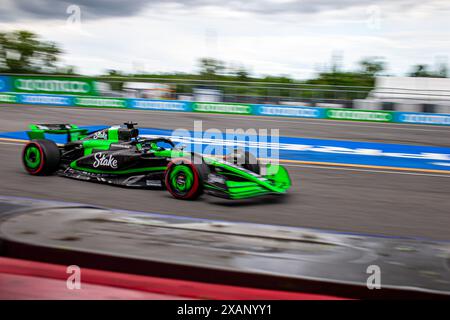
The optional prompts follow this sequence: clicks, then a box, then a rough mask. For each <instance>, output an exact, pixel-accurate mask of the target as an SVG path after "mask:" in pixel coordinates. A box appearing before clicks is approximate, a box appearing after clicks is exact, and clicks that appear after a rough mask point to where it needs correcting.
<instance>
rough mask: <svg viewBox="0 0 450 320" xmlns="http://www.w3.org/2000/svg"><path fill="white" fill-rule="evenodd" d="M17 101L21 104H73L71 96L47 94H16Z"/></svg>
mask: <svg viewBox="0 0 450 320" xmlns="http://www.w3.org/2000/svg"><path fill="white" fill-rule="evenodd" d="M16 96H17V102H18V103H23V104H40V105H51V106H66V107H68V106H73V97H71V96H57V95H49V94H18V95H16Z"/></svg>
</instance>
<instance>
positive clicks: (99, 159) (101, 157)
mask: <svg viewBox="0 0 450 320" xmlns="http://www.w3.org/2000/svg"><path fill="white" fill-rule="evenodd" d="M94 159H95V161H94V164H93V165H92V166H93V167H94V168H98V167H110V168H112V169H117V160H116V159H115V158H114V157H113V156H112V155H109V156H106V154H104V153H96V154H95V155H94Z"/></svg>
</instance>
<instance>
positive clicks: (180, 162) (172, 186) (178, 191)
mask: <svg viewBox="0 0 450 320" xmlns="http://www.w3.org/2000/svg"><path fill="white" fill-rule="evenodd" d="M207 175H208V166H207V165H206V164H205V163H201V164H194V163H193V162H192V161H191V160H189V159H174V160H172V161H171V162H170V163H169V165H168V166H167V169H166V174H165V185H166V188H167V190H168V191H169V192H170V194H171V195H172V196H173V197H174V198H176V199H182V200H194V199H197V198H198V197H199V196H200V195H201V194H202V193H203V177H205V176H207Z"/></svg>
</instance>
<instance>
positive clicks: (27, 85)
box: [11, 76, 97, 96]
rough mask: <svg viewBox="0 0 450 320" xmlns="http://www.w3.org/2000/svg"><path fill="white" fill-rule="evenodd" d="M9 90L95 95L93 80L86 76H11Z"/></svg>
mask: <svg viewBox="0 0 450 320" xmlns="http://www.w3.org/2000/svg"><path fill="white" fill-rule="evenodd" d="M11 91H14V92H22V93H46V94H65V95H91V96H93V95H96V93H97V92H96V89H95V81H94V80H92V79H88V78H78V77H77V78H69V77H67V78H64V77H39V76H24V77H22V76H20V77H11Z"/></svg>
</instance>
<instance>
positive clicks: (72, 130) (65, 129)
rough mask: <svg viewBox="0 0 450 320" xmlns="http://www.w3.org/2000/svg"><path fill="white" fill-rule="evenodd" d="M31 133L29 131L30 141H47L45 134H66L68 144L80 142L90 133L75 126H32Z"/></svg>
mask: <svg viewBox="0 0 450 320" xmlns="http://www.w3.org/2000/svg"><path fill="white" fill-rule="evenodd" d="M29 128H30V129H31V131H27V135H28V137H29V138H30V140H33V139H45V134H46V133H50V134H66V135H67V142H70V141H74V140H79V139H80V137H81V136H83V135H86V134H87V133H88V129H80V128H78V127H77V126H76V125H74V124H30V126H29Z"/></svg>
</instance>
